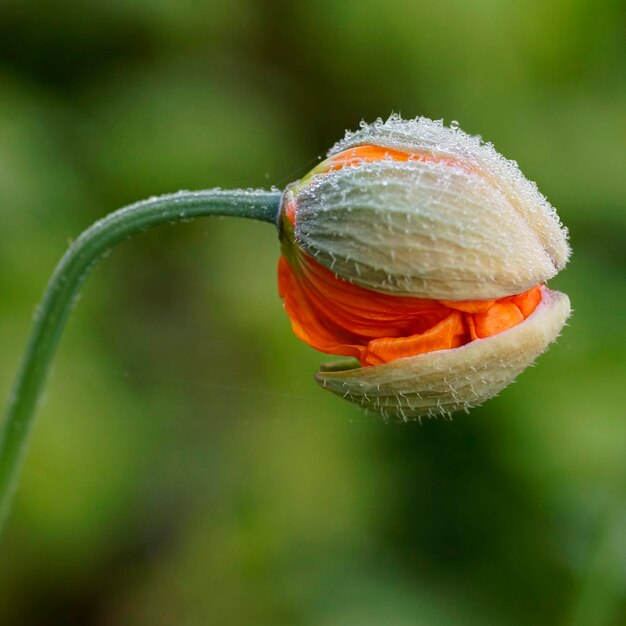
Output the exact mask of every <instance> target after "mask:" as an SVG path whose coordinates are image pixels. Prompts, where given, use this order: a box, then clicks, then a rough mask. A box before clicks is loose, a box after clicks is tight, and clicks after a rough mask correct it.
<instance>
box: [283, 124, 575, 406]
mask: <svg viewBox="0 0 626 626" xmlns="http://www.w3.org/2000/svg"><path fill="white" fill-rule="evenodd" d="M279 228H280V236H281V243H282V256H281V258H280V261H279V267H278V284H279V293H280V296H281V297H282V298H283V301H284V305H285V310H286V312H287V314H288V315H289V317H290V319H291V324H292V328H293V331H294V333H295V334H296V335H297V336H298V337H299V338H300V339H301V340H302V341H304V342H306V343H307V344H309V345H310V346H312V347H313V348H315V349H317V350H320V351H321V352H326V353H329V354H335V355H343V356H348V357H354V358H356V359H358V361H359V362H360V365H361V366H368V367H367V369H372V370H373V372H372V376H375V375H376V368H381V366H383V365H384V364H390V365H391V364H395V363H398V364H402V363H403V362H404V361H406V360H407V359H415V358H416V357H418V356H419V355H422V356H423V355H427V354H430V353H434V352H438V351H453V350H456V349H459V348H461V347H463V346H466V345H471V344H472V343H474V342H477V341H478V340H488V339H489V338H492V337H494V336H496V335H499V334H501V333H503V332H504V331H507V330H510V329H513V328H515V327H516V326H518V325H520V324H522V323H523V322H524V321H525V320H527V319H528V318H529V317H530V316H531V315H532V314H533V313H534V312H535V310H536V309H537V307H538V306H539V305H540V303H541V302H542V300H543V299H544V296H546V302H548V301H549V302H550V303H552V302H553V301H556V300H558V298H557V299H556V300H554V298H552V292H549V291H548V290H546V289H545V288H542V287H541V286H540V283H542V282H544V281H545V280H546V279H547V278H550V277H551V276H552V275H554V274H555V273H556V272H557V271H558V270H559V269H560V268H561V267H562V266H563V265H564V264H565V262H566V260H567V257H568V255H569V248H568V246H567V243H566V238H565V232H564V230H563V229H562V227H561V225H560V223H559V222H558V218H556V213H555V212H554V210H553V209H552V208H551V207H550V206H549V205H548V204H547V201H545V198H543V196H541V195H540V194H539V193H538V192H537V190H536V187H534V186H533V185H532V183H529V182H528V181H527V180H526V179H525V178H523V176H521V173H519V170H518V169H517V167H516V165H515V164H513V163H512V162H509V161H506V160H505V159H503V158H502V157H500V156H499V155H498V154H497V153H496V152H495V150H493V148H492V147H491V146H485V144H482V143H481V142H480V140H476V139H475V138H472V137H470V136H469V135H465V134H464V133H462V131H457V130H456V129H447V128H445V127H443V125H442V124H441V123H437V122H431V121H430V120H424V119H423V118H421V119H418V120H414V121H411V122H405V121H403V120H400V119H399V118H397V117H392V118H390V120H388V121H387V122H386V123H382V122H378V123H377V124H375V125H374V126H372V127H368V126H365V127H364V128H363V130H362V131H360V132H357V133H354V134H350V133H349V134H348V135H347V139H346V140H344V141H343V142H340V143H339V144H338V147H337V148H336V149H334V151H331V156H330V157H329V158H328V159H327V160H326V161H324V162H322V163H320V165H318V166H317V167H316V168H314V169H313V170H312V172H310V173H309V174H308V175H307V176H305V177H304V178H303V179H302V180H300V181H298V182H297V183H295V184H293V185H291V186H290V187H289V188H288V189H287V191H286V193H285V197H284V203H283V209H282V212H281V217H280V223H279ZM558 302H559V306H558V307H556V308H558V309H559V316H560V317H563V315H564V311H565V307H564V306H561V305H562V304H563V303H562V301H561V300H558ZM544 308H546V307H544ZM552 309H553V310H556V309H555V308H554V307H552ZM565 317H567V315H566V314H565ZM564 319H565V318H563V322H564ZM561 325H562V324H561ZM557 326H558V325H554V328H556V333H557V334H558V330H559V329H560V326H558V328H557ZM551 328H552V326H551ZM525 332H527V331H525ZM553 338H554V337H551V338H550V339H549V340H551V339H553ZM499 343H501V342H499ZM543 347H545V346H543V345H542V346H541V349H543ZM535 351H536V347H535ZM539 351H541V350H539ZM537 353H538V352H537ZM463 354H464V355H465V354H467V353H465V352H464V353H463ZM534 356H536V354H535V355H534ZM534 356H533V358H534ZM369 366H373V367H369ZM399 366H400V365H398V367H399ZM472 367H474V368H480V367H482V364H481V363H476V364H475V365H474V366H472ZM380 371H381V372H386V371H387V370H386V369H384V368H383V369H381V370H380ZM328 376H330V375H323V374H321V375H320V378H321V379H322V382H323V384H326V383H327V382H328V380H329V378H328ZM383 378H384V377H383ZM507 382H510V380H507V381H506V382H505V383H504V384H506V383H507ZM343 384H344V386H345V384H346V380H345V377H344V381H343ZM359 384H361V385H362V384H363V383H362V382H361V383H359ZM377 384H378V383H377ZM348 386H349V385H348ZM378 386H379V387H380V384H378ZM502 386H504V385H500V386H499V387H498V389H497V390H499V389H500V388H501V387H502ZM331 390H334V389H331ZM497 390H496V391H497ZM391 391H393V390H391ZM335 392H337V391H335ZM416 393H417V395H418V396H419V395H420V394H419V390H416ZM447 393H448V395H450V390H447ZM452 393H453V395H454V393H455V390H452ZM489 394H490V395H493V389H490V390H489ZM342 395H346V393H342ZM347 395H348V397H349V398H350V397H351V395H354V394H352V393H351V392H350V389H348V392H347ZM387 395H388V396H390V395H393V394H392V393H388V394H387ZM398 397H399V396H396V398H395V403H396V404H395V405H393V403H392V404H391V405H389V406H396V405H397V406H400V407H402V404H403V403H402V401H401V400H398ZM355 398H356V400H355ZM352 399H353V401H357V400H358V401H359V403H360V404H366V403H365V402H363V401H362V398H361V397H360V396H359V395H358V393H357V394H356V396H355V397H353V398H352ZM443 399H445V393H444V394H442V395H441V397H439V398H437V404H436V407H440V405H441V402H442V400H443ZM478 399H479V400H482V399H484V398H482V397H481V398H478ZM457 404H458V406H457ZM470 404H471V402H469V401H460V402H457V403H456V404H454V403H453V405H452V406H453V410H454V408H459V407H461V406H468V405H470ZM427 405H428V406H427V410H426V411H425V410H424V408H423V407H422V408H419V409H414V410H412V411H411V410H406V411H405V410H403V409H402V408H401V409H400V412H398V411H395V414H402V415H403V416H404V415H407V414H408V415H421V414H424V413H425V412H428V413H429V412H432V411H433V406H432V403H431V404H428V403H427ZM372 408H376V407H375V406H374V407H372ZM387 408H388V407H387ZM443 410H444V411H447V410H448V409H443ZM381 412H383V413H384V412H385V411H384V410H383V411H381ZM387 412H388V413H389V412H391V413H394V411H393V410H391V411H389V410H388V411H387Z"/></svg>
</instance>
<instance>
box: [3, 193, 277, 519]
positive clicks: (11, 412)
mask: <svg viewBox="0 0 626 626" xmlns="http://www.w3.org/2000/svg"><path fill="white" fill-rule="evenodd" d="M281 196H282V194H281V193H280V192H278V191H221V190H207V191H197V192H191V191H181V192H178V193H174V194H168V195H164V196H158V197H155V198H150V199H148V200H143V201H141V202H137V203H135V204H131V205H129V206H127V207H124V208H122V209H119V210H118V211H115V212H114V213H111V214H110V215H108V216H106V217H105V218H103V219H101V220H100V221H98V222H96V223H95V224H93V225H92V226H91V227H89V228H88V229H87V230H86V231H84V232H83V233H82V234H81V235H80V237H78V239H76V241H75V242H74V243H73V244H72V245H71V246H70V248H69V249H68V250H67V252H66V253H65V255H64V256H63V258H62V259H61V261H60V262H59V264H58V265H57V267H56V269H55V271H54V273H53V275H52V278H51V279H50V282H49V283H48V286H47V288H46V291H45V293H44V295H43V298H42V300H41V303H40V305H39V307H38V308H37V312H36V314H35V320H34V323H33V327H32V330H31V334H30V338H29V340H28V344H27V346H26V349H25V351H24V354H23V356H22V361H21V364H20V368H19V370H18V373H17V376H16V378H15V383H14V385H13V389H12V391H11V393H10V396H9V399H8V403H7V407H6V411H5V415H4V419H3V422H2V424H0V531H1V530H2V527H3V524H4V522H5V520H6V517H7V514H8V511H9V507H10V504H11V500H12V496H13V494H14V492H15V489H16V487H17V479H18V475H19V471H20V467H21V464H22V460H23V457H24V453H25V451H26V445H27V441H28V436H29V434H30V431H31V427H32V423H33V420H34V417H35V413H36V410H37V407H38V401H39V398H40V396H41V392H42V389H43V386H44V383H45V381H46V377H47V373H48V370H49V368H50V363H51V362H52V358H53V356H54V352H55V350H56V347H57V345H58V343H59V340H60V338H61V334H62V333H63V328H64V327H65V323H66V321H67V319H68V317H69V314H70V312H71V309H72V305H73V303H74V301H75V300H76V296H77V295H78V291H79V289H80V287H81V285H82V284H83V282H84V280H85V278H86V277H87V274H88V273H89V271H90V270H91V269H92V268H93V266H94V265H95V264H96V263H97V261H98V260H99V259H100V258H102V256H103V255H104V254H105V253H106V252H107V251H108V250H110V249H111V248H112V247H113V246H114V245H115V244H116V243H118V242H120V241H122V240H124V239H127V238H128V237H130V236H131V235H135V234H136V233H139V232H142V231H144V230H147V229H149V228H152V227H153V226H158V225H160V224H166V223H174V222H180V221H187V220H190V219H193V218H196V217H201V216H209V215H223V216H226V215H230V216H236V217H246V218H251V219H256V220H260V221H263V222H270V223H276V218H277V215H278V210H279V206H280V201H281Z"/></svg>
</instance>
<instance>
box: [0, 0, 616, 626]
mask: <svg viewBox="0 0 626 626" xmlns="http://www.w3.org/2000/svg"><path fill="white" fill-rule="evenodd" d="M625 24H626V8H625V5H624V3H623V1H622V0H615V1H614V0H595V1H591V0H585V1H583V0H536V1H528V2H526V1H515V2H510V1H498V0H472V1H471V2H468V1H466V0H438V1H436V2H435V1H431V2H427V1H422V2H415V1H410V0H395V2H388V1H387V2H384V1H382V0H361V1H360V2H356V1H352V0H349V1H345V2H342V1H340V0H317V1H316V2H298V1H294V0H266V1H262V0H234V1H232V2H226V1H222V2H219V1H217V0H216V1H209V2H199V1H194V0H141V1H140V2H129V1H128V0H108V1H107V2H94V1H90V0H38V1H34V0H32V1H30V2H28V1H26V2H25V1H23V0H2V2H1V3H0V293H1V294H2V296H1V297H0V345H1V346H2V350H1V352H0V391H1V392H2V397H3V398H4V397H6V394H7V393H8V389H9V385H10V382H11V380H12V377H13V373H14V370H15V367H16V363H17V361H18V358H19V355H20V352H21V349H22V347H23V345H24V342H25V340H26V337H27V334H28V330H29V324H30V321H31V316H32V313H33V310H34V307H35V305H36V303H37V301H38V299H39V296H40V294H41V292H42V290H43V288H44V286H45V284H46V281H47V279H48V276H49V274H50V272H51V270H52V268H53V265H54V264H55V262H56V261H57V260H58V258H59V257H60V255H61V254H62V253H63V251H64V250H65V248H66V247H67V244H68V241H69V240H71V239H72V238H73V237H75V236H76V235H77V234H78V233H79V232H80V231H81V230H82V229H84V228H85V227H87V226H88V225H89V224H90V223H91V222H93V221H94V220H95V219H97V218H98V217H100V216H102V215H104V214H106V213H107V212H109V211H112V210H113V209H115V208H117V207H119V206H122V205H124V204H127V203H129V202H132V201H134V200H137V199H141V198H143V197H146V196H149V195H153V194H158V193H162V192H168V191H175V190H178V189H195V188H207V187H212V186H218V185H219V186H221V187H248V186H253V187H256V186H264V187H269V186H271V185H277V186H279V187H283V186H284V185H285V184H286V183H288V182H290V181H292V180H294V179H296V178H298V177H300V176H301V175H303V174H304V173H305V172H306V171H307V170H308V169H310V168H311V166H312V165H314V164H315V163H316V162H317V160H318V158H319V156H320V155H323V154H324V153H325V151H326V150H327V149H328V148H329V147H330V145H331V144H332V143H333V142H334V141H335V140H337V139H338V138H340V137H341V136H342V135H343V132H344V130H345V129H346V128H355V127H357V126H358V123H359V121H360V120H361V119H365V120H368V121H372V120H373V119H374V118H376V117H378V116H383V117H386V116H387V115H388V114H389V113H391V112H392V111H396V112H400V113H402V114H403V115H404V116H405V117H412V116H416V115H425V116H428V117H432V118H444V119H445V120H446V121H447V122H449V121H450V120H453V119H454V120H458V121H459V122H460V124H461V127H462V128H464V129H465V130H467V131H469V132H472V133H480V134H481V135H482V136H483V137H484V138H485V139H487V140H490V141H493V142H494V143H495V145H496V147H497V148H498V149H499V150H500V151H501V152H503V153H504V154H505V155H506V156H508V157H509V158H514V159H516V160H517V161H518V162H519V163H520V166H521V167H522V170H523V171H524V172H525V173H526V174H527V175H528V176H529V177H530V178H531V179H533V180H536V181H537V183H538V185H539V188H540V189H541V190H542V191H543V193H545V194H546V195H547V196H548V198H549V199H550V200H551V201H552V203H553V204H554V205H555V206H556V207H557V209H558V210H559V213H560V215H561V217H562V219H563V221H564V222H565V223H566V224H567V225H568V226H569V227H570V231H571V241H572V246H573V248H574V252H575V253H574V257H573V260H572V262H571V263H570V265H569V267H568V268H567V270H566V271H565V272H563V274H562V275H561V276H559V277H558V278H557V279H555V280H554V281H553V282H552V283H551V285H552V286H555V287H557V288H559V289H561V290H564V291H566V292H567V293H568V294H569V295H570V297H571V300H572V303H573V307H574V311H575V313H574V316H573V317H572V319H571V323H570V325H569V327H568V328H567V329H566V331H565V332H564V334H563V336H562V337H561V339H560V340H559V342H558V343H557V344H556V345H555V346H554V347H553V348H552V349H551V350H550V351H549V353H547V354H546V355H545V356H543V357H542V358H541V359H540V361H539V363H538V366H537V367H536V368H532V369H530V370H529V371H527V372H525V373H524V374H523V375H522V376H521V377H520V378H519V380H518V381H517V382H516V384H514V385H513V386H512V387H510V388H509V389H507V390H506V391H504V392H503V393H502V394H501V396H500V397H498V398H497V399H495V400H492V401H491V402H489V403H487V405H485V406H484V407H482V408H480V409H477V410H474V411H472V412H471V414H470V415H465V414H461V415H460V416H455V418H454V420H453V421H451V422H450V421H444V420H434V421H426V422H425V423H424V424H423V425H421V426H420V425H419V424H407V425H385V424H383V423H381V422H379V421H378V420H377V419H376V418H374V417H372V416H364V415H363V414H361V413H360V412H359V411H358V410H357V409H355V408H353V407H351V406H350V405H348V404H346V403H343V402H342V401H341V400H339V399H337V398H335V397H334V396H331V395H330V394H326V393H324V392H323V391H322V390H320V389H318V388H317V387H316V385H315V383H314V382H313V379H312V374H313V373H314V372H315V371H316V369H317V367H318V364H319V363H320V361H323V360H325V359H326V358H327V357H325V356H324V355H319V354H317V353H315V352H314V351H313V350H311V349H309V348H308V347H307V346H305V345H303V344H301V343H300V342H299V341H297V340H296V339H295V337H293V336H292V334H291V330H290V327H289V322H288V320H287V318H286V315H285V314H284V312H283V311H282V307H281V303H280V300H279V298H278V296H277V293H276V285H275V267H276V261H277V256H278V246H277V242H276V235H275V232H274V231H273V230H272V228H271V227H270V226H268V225H266V224H257V223H248V222H246V221H239V220H220V219H214V220H200V221H196V222H194V223H191V224H185V225H179V226H176V227H167V228H162V229H158V230H156V231H153V232H150V233H147V234H145V235H143V236H141V237H139V238H137V239H135V240H133V241H132V242H129V243H126V244H124V245H122V246H120V247H119V248H118V249H117V250H116V251H115V252H114V253H113V254H112V255H111V256H110V257H109V258H108V259H107V260H106V262H105V263H103V264H102V265H101V266H100V267H99V268H98V269H97V270H96V271H95V272H94V275H93V276H92V277H91V279H90V280H89V281H88V284H87V286H86V288H85V289H84V292H83V295H82V299H81V301H80V304H79V306H78V307H77V309H76V311H75V313H74V315H73V317H72V319H71V322H70V324H69V327H68V330H67V333H66V335H65V337H64V339H63V342H62V344H61V348H60V351H59V354H58V358H57V360H56V364H55V367H54V372H53V375H52V378H51V380H50V384H49V388H48V392H47V394H46V400H45V403H44V405H43V407H42V410H41V413H40V415H39V418H38V421H37V425H36V429H35V433H34V438H33V442H32V446H31V449H30V453H29V455H28V459H27V464H26V467H25V471H24V474H23V480H22V484H21V489H20V491H19V494H18V498H17V501H16V505H15V509H14V512H13V515H12V517H11V520H10V525H9V528H8V530H7V533H6V535H5V536H4V538H3V541H2V544H1V548H0V624H2V625H3V626H5V625H7V626H13V625H19V626H22V625H24V626H30V625H31V624H37V625H41V626H48V625H61V624H63V625H64V626H67V625H74V624H77V625H78V624H80V625H81V626H83V625H87V626H90V625H94V626H120V625H124V626H140V625H141V626H143V625H150V626H169V625H174V624H175V625H179V624H184V625H185V626H187V625H192V626H193V625H203V624H227V625H234V626H238V625H272V626H274V625H275V626H281V625H285V626H286V625H303V626H379V625H384V626H405V625H406V626H409V625H411V626H414V625H429V626H431V625H436V626H448V625H450V626H452V625H455V626H459V625H461V626H465V625H468V626H472V625H479V624H480V625H481V626H485V625H491V624H493V625H496V624H497V625H502V624H506V625H512V626H516V625H533V626H534V625H538V626H543V625H546V626H548V625H549V626H554V625H557V626H604V625H611V626H618V625H622V624H624V623H626V597H625V590H626V314H625V310H626V254H625V249H626V248H625V240H626V206H625V203H626V171H625V162H626V161H625V155H626V41H625Z"/></svg>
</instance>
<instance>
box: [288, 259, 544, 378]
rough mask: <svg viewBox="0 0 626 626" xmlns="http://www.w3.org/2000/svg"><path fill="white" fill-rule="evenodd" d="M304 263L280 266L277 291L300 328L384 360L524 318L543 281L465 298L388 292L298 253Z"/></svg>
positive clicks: (337, 348) (310, 340) (447, 345)
mask: <svg viewBox="0 0 626 626" xmlns="http://www.w3.org/2000/svg"><path fill="white" fill-rule="evenodd" d="M297 261H298V263H297V268H295V269H294V268H293V267H292V266H291V265H290V263H289V261H287V259H286V258H285V257H282V256H281V258H280V261H279V264H278V289H279V294H280V296H281V298H282V299H283V301H284V305H285V310H286V312H287V314H288V315H289V317H290V319H291V324H292V328H293V331H294V333H295V334H296V336H297V337H299V338H300V339H301V340H302V341H304V342H305V343H307V344H309V345H310V346H312V347H313V348H315V349H317V350H319V351H321V352H326V353H328V354H336V355H343V356H352V357H355V358H357V359H359V361H360V362H361V365H363V366H366V365H377V364H379V363H385V362H387V361H392V360H395V359H398V358H402V357H409V356H414V355H416V354H422V353H425V352H432V351H434V350H446V349H451V348H457V347H459V346H462V345H464V344H466V343H469V342H470V341H474V340H476V339H481V338H485V337H490V336H492V335H495V334H497V333H500V332H502V331H504V330H506V329H508V328H512V327H513V326H516V325H517V324H519V323H520V322H522V321H524V319H526V318H527V317H528V316H529V315H530V314H531V313H532V312H533V311H534V310H535V308H536V307H537V305H538V304H539V302H540V301H541V290H540V288H539V286H538V285H537V286H535V287H533V288H532V289H530V290H528V291H526V292H524V293H522V294H519V295H514V296H508V297H506V298H500V299H498V300H483V301H479V300H466V301H461V302H454V301H443V300H429V299H423V298H410V297H404V296H394V295H389V294H382V293H378V292H375V291H371V290H369V289H365V288H363V287H359V286H357V285H353V284H351V283H349V282H347V281H345V280H343V279H341V278H339V277H337V276H335V275H334V274H333V273H332V272H331V271H329V270H328V269H326V268H324V267H322V266H321V265H320V264H319V263H317V262H316V261H315V260H314V259H313V258H311V257H309V256H308V255H306V254H304V253H303V252H302V251H298V255H297Z"/></svg>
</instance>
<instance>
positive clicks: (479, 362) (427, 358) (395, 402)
mask: <svg viewBox="0 0 626 626" xmlns="http://www.w3.org/2000/svg"><path fill="white" fill-rule="evenodd" d="M542 294H543V299H542V302H541V303H540V304H539V306H538V307H537V308H536V309H535V311H534V312H533V313H532V314H531V315H530V316H529V317H528V318H527V319H526V320H525V321H523V322H522V323H521V324H518V325H517V326H515V327H513V328H511V329H509V330H506V331H504V332H502V333H499V334H497V335H493V336H492V337H488V338H486V339H478V340H476V341H472V342H471V343H468V344H466V345H464V346H462V347H460V348H455V349H453V350H439V351H436V352H429V353H426V354H420V355H417V356H414V357H408V358H403V359H397V360H395V361H391V362H389V363H384V364H382V365H375V366H372V367H363V368H357V369H351V370H347V371H343V372H318V374H317V375H316V379H317V381H318V382H319V383H320V385H322V386H323V387H324V388H325V389H328V390H329V391H331V392H332V393H334V394H336V395H338V396H341V397H344V398H345V399H346V400H349V401H350V402H353V403H355V404H358V405H359V406H361V407H363V408H365V409H369V410H371V411H374V412H377V413H380V414H381V415H383V416H384V417H391V418H398V419H402V420H407V419H410V418H418V417H422V416H435V415H441V414H443V415H445V414H449V413H452V412H454V411H458V410H460V409H468V408H470V407H473V406H476V405H478V404H481V403H482V402H484V401H485V400H487V399H489V398H491V397H493V396H495V395H496V394H498V393H499V392H500V391H501V390H502V389H504V388H505V387H506V386H507V385H508V384H509V383H511V382H512V381H513V380H514V379H515V378H516V377H517V376H518V375H519V374H520V373H521V372H522V371H523V370H524V369H525V368H526V367H528V366H529V365H530V364H531V363H532V362H533V361H534V360H535V359H536V358H537V357H538V356H539V355H540V354H541V353H542V352H543V351H544V350H545V349H546V348H547V347H548V345H549V344H550V343H551V342H553V341H554V340H555V339H556V338H557V337H558V335H559V333H560V332H561V329H562V328H563V326H564V324H565V322H566V320H567V318H568V317H569V315H570V302H569V298H568V297H567V296H566V295H565V294H563V293H560V292H558V291H550V290H549V289H547V288H546V287H543V288H542Z"/></svg>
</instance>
